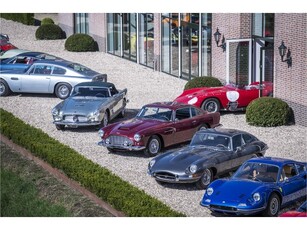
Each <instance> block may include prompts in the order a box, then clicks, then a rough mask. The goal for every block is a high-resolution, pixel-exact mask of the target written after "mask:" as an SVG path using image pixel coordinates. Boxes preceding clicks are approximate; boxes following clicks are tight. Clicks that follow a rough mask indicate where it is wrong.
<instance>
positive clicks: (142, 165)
mask: <svg viewBox="0 0 307 230" xmlns="http://www.w3.org/2000/svg"><path fill="white" fill-rule="evenodd" d="M0 24H1V32H2V33H7V34H8V35H9V36H10V41H11V42H12V43H13V44H14V45H15V46H17V47H19V48H22V49H29V50H32V51H42V52H48V53H50V54H53V55H56V56H58V57H62V58H65V59H67V60H71V61H75V62H79V63H81V64H83V65H85V66H88V67H90V68H92V69H94V70H96V71H98V72H101V73H107V74H108V81H110V82H113V83H114V84H115V85H116V86H117V88H119V89H122V88H128V98H129V100H130V102H129V103H128V105H127V109H128V111H127V112H128V114H127V116H128V117H132V116H134V115H135V113H136V111H138V109H140V108H141V106H142V105H144V104H146V103H150V102H155V101H171V100H173V99H174V98H175V97H176V96H178V95H179V94H180V93H181V92H182V89H183V87H184V85H185V83H186V81H184V80H181V79H178V78H175V77H172V76H170V75H167V74H164V73H160V72H154V71H153V70H152V69H149V68H146V67H143V66H141V65H137V64H135V63H133V62H130V61H127V60H124V59H121V58H118V57H115V56H112V55H109V54H105V53H102V52H86V53H73V52H68V51H65V50H64V42H65V40H53V41H39V40H36V39H35V31H36V29H37V27H35V26H26V25H22V24H20V23H16V22H12V21H7V20H5V19H2V18H0ZM59 102H60V99H58V98H55V97H53V96H49V95H47V96H46V95H33V94H22V95H19V94H14V95H10V96H8V97H1V102H0V107H1V108H3V109H5V110H7V111H9V112H11V113H13V114H14V115H15V116H17V117H19V118H20V119H22V120H24V121H25V122H26V123H29V124H31V125H33V126H35V127H37V128H40V129H42V130H43V131H44V132H46V133H48V134H49V135H50V136H51V137H53V138H55V139H57V140H59V141H60V142H62V143H64V144H66V145H69V146H70V147H72V148H73V149H75V150H76V151H78V152H79V153H80V154H82V155H84V156H85V157H87V158H89V159H91V160H92V161H94V162H97V163H98V164H100V165H101V166H103V167H106V168H108V169H109V170H111V171H112V172H114V173H115V174H116V175H118V176H120V177H121V178H122V179H124V180H126V181H129V183H131V184H133V185H135V186H137V187H139V188H140V189H142V190H144V191H145V192H146V193H148V194H149V195H152V196H154V197H157V198H158V199H159V200H161V201H162V202H164V203H166V204H167V205H169V206H170V207H172V208H173V209H175V210H177V211H180V212H183V213H185V214H186V215H187V216H193V217H199V216H211V214H210V212H209V211H208V210H207V209H205V208H203V207H201V206H200V205H199V202H200V200H201V198H202V195H203V191H201V190H197V189H196V188H195V186H193V185H160V184H158V183H157V182H156V181H155V180H154V179H152V178H151V177H150V176H148V175H147V173H146V171H147V164H148V162H149V161H150V159H151V158H146V157H144V156H143V155H142V154H138V153H117V154H109V153H108V152H107V150H106V149H105V148H103V147H99V146H98V145H97V142H98V141H99V137H98V134H97V130H95V129H85V128H82V129H68V130H65V131H58V130H56V128H55V126H54V125H53V124H52V116H51V109H52V108H53V107H54V106H55V105H56V104H57V103H59ZM116 121H118V120H114V122H116ZM221 124H222V125H223V126H224V127H226V128H239V129H242V130H245V131H248V132H250V133H252V134H254V135H255V136H257V137H258V138H259V139H260V140H262V141H264V142H266V143H267V144H268V146H269V149H268V151H267V156H278V157H287V158H292V159H295V160H302V161H306V149H307V144H306V142H307V140H306V133H307V128H306V127H303V126H298V125H293V126H281V127H276V128H258V127H253V126H249V125H248V124H246V122H245V115H244V114H243V113H235V114H234V113H223V114H222V116H221ZM16 132H18V130H16Z"/></svg>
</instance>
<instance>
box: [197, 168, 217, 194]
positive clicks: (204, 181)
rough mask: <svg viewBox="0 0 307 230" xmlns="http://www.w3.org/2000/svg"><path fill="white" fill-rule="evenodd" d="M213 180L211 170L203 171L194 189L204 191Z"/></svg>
mask: <svg viewBox="0 0 307 230" xmlns="http://www.w3.org/2000/svg"><path fill="white" fill-rule="evenodd" d="M212 180H213V173H212V170H211V169H205V170H204V173H203V175H202V176H201V178H200V179H199V181H197V182H196V187H197V188H199V189H205V188H207V187H208V185H209V184H210V183H211V182H212Z"/></svg>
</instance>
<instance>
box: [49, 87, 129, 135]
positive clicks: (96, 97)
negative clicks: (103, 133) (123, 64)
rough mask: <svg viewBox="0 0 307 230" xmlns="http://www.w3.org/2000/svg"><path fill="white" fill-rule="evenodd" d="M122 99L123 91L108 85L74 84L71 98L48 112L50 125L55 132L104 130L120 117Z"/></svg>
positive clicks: (122, 107)
mask: <svg viewBox="0 0 307 230" xmlns="http://www.w3.org/2000/svg"><path fill="white" fill-rule="evenodd" d="M126 96H127V89H123V90H117V89H116V88H115V86H114V84H112V83H109V82H101V81H100V82H99V81H97V82H83V83H80V84H77V85H76V86H75V87H74V89H73V91H72V92H71V95H70V96H69V97H68V98H67V99H65V100H64V101H62V102H60V103H59V104H58V105H56V106H55V107H54V108H53V109H52V112H51V113H52V116H53V120H54V122H53V123H54V124H55V126H56V128H57V129H58V130H63V129H64V128H65V126H68V127H74V128H77V127H79V126H97V127H99V128H100V127H104V126H106V125H107V124H108V123H109V121H110V120H112V119H114V118H115V117H117V116H120V117H124V115H125V109H126V104H127V102H128V100H127V98H126Z"/></svg>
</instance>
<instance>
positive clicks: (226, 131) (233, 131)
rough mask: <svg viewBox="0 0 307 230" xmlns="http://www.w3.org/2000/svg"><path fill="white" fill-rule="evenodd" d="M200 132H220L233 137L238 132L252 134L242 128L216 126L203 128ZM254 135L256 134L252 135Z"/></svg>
mask: <svg viewBox="0 0 307 230" xmlns="http://www.w3.org/2000/svg"><path fill="white" fill-rule="evenodd" d="M198 132H200V133H212V134H219V135H225V136H229V137H233V136H235V135H237V134H243V133H245V134H248V135H252V134H250V133H248V132H245V131H242V130H238V129H227V128H220V127H217V128H214V129H201V130H199V131H198ZM252 136H254V135H252Z"/></svg>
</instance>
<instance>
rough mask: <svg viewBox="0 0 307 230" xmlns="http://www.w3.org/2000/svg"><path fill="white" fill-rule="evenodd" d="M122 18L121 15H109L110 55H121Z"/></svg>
mask: <svg viewBox="0 0 307 230" xmlns="http://www.w3.org/2000/svg"><path fill="white" fill-rule="evenodd" d="M120 21H121V16H120V14H107V24H108V25H107V31H108V32H107V43H108V44H107V50H108V53H112V54H114V55H117V56H120V55H121V24H120Z"/></svg>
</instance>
